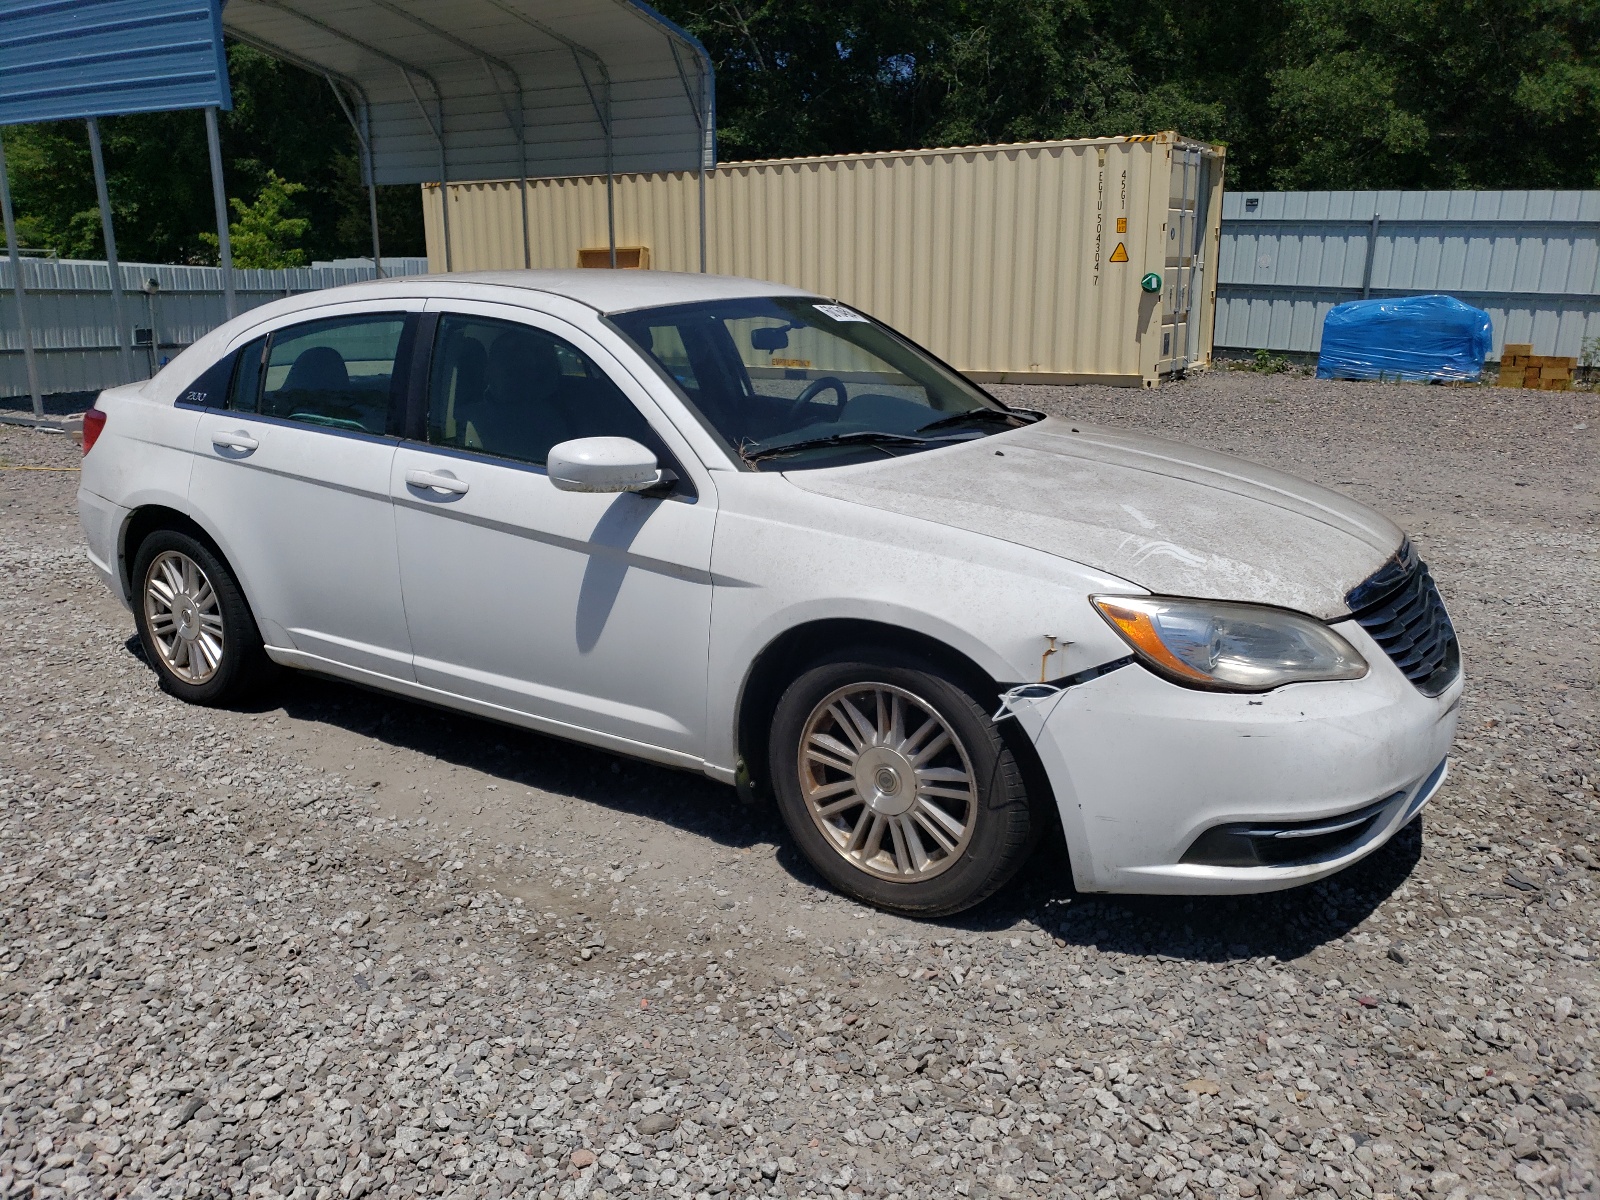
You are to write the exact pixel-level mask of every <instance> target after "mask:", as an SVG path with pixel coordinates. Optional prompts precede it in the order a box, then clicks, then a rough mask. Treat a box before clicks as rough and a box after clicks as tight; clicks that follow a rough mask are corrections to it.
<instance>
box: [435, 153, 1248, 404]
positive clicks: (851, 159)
mask: <svg viewBox="0 0 1600 1200" xmlns="http://www.w3.org/2000/svg"><path fill="white" fill-rule="evenodd" d="M1222 168H1223V151H1222V149H1221V148H1220V147H1217V146H1209V145H1204V144H1201V143H1198V142H1193V141H1189V140H1186V139H1184V138H1181V137H1179V136H1178V135H1177V134H1176V133H1159V134H1150V135H1144V136H1140V137H1119V138H1095V139H1084V140H1079V141H1059V142H1026V143H1020V144H1016V145H1008V146H972V147H964V148H960V149H947V150H907V151H896V152H893V153H884V154H853V155H843V156H837V157H826V158H796V159H775V160H770V161H762V162H737V163H723V164H721V165H720V166H718V167H716V168H715V169H714V170H712V171H708V172H707V173H706V178H705V181H704V184H705V199H706V244H705V247H704V250H705V265H706V269H707V270H710V271H712V272H714V273H718V274H724V275H745V276H751V277H754V278H757V279H770V280H774V281H777V282H780V283H787V284H792V285H794V286H796V287H803V288H807V289H809V290H812V291H815V292H818V293H820V294H822V295H826V296H829V297H833V298H837V299H839V300H842V301H844V302H845V303H847V304H851V305H854V306H855V307H857V308H860V309H862V310H863V311H865V312H868V313H871V314H872V315H873V316H875V317H878V318H879V319H881V320H883V321H885V322H887V323H888V324H890V325H892V326H894V327H895V328H897V329H900V330H901V331H903V332H904V333H906V334H907V335H908V336H910V337H911V338H913V339H914V340H916V341H918V342H920V343H921V344H922V345H924V346H926V347H927V348H928V349H930V350H932V351H933V352H934V353H935V354H937V355H939V356H940V357H941V358H943V359H945V360H946V361H948V362H950V363H951V364H953V365H954V366H956V367H958V368H960V369H961V370H963V371H965V372H967V373H968V374H970V375H972V376H973V377H974V378H975V379H979V380H981V381H985V382H1012V383H1111V384H1121V385H1124V386H1133V387H1140V386H1143V387H1153V386H1154V385H1155V384H1156V383H1157V381H1158V380H1159V379H1160V378H1161V377H1162V376H1163V375H1169V374H1173V373H1175V372H1179V371H1182V370H1184V369H1185V368H1189V367H1197V366H1204V365H1206V364H1209V362H1210V361H1211V345H1212V331H1213V323H1214V322H1213V316H1214V312H1215V305H1216V288H1215V284H1214V270H1213V267H1212V264H1214V263H1215V262H1216V258H1217V239H1218V235H1219V230H1220V221H1221V215H1222V203H1221V200H1222V176H1223V170H1222ZM610 182H611V186H610V187H608V180H607V178H606V177H605V176H604V175H599V176H584V177H579V178H565V179H536V180H532V181H530V182H529V184H528V206H527V212H528V223H527V226H526V228H523V227H522V211H523V209H522V195H521V189H520V188H519V187H518V186H517V184H516V182H515V181H512V180H507V181H504V182H490V183H461V184H456V183H452V184H450V185H449V200H450V205H451V208H450V237H451V244H450V246H449V255H448V258H449V261H450V263H451V266H452V267H453V269H455V270H458V271H473V270H491V269H507V268H518V267H522V266H523V265H525V264H526V265H530V266H533V267H576V266H591V265H593V266H609V264H610V261H611V259H610V253H609V251H610V240H609V237H608V229H609V228H610V227H611V225H610V223H609V222H608V209H609V211H610V213H611V214H612V216H611V218H610V220H611V222H614V228H615V244H616V246H617V249H618V261H619V264H628V265H637V266H643V267H648V268H653V269H658V270H668V271H694V270H697V269H699V266H700V261H701V243H700V215H699V187H700V182H701V181H700V180H699V179H698V178H697V176H696V175H695V174H694V173H693V172H679V173H662V174H648V175H619V176H617V177H615V179H614V180H612V181H610ZM439 198H440V192H439V188H438V186H437V185H425V186H424V188H423V210H424V217H425V220H426V226H427V237H428V258H429V263H430V266H431V268H432V269H433V270H435V271H439V270H443V269H445V261H446V257H447V256H446V253H445V246H444V241H443V237H444V231H443V230H444V222H443V221H442V220H441V211H440V204H439Z"/></svg>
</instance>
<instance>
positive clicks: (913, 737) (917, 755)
mask: <svg viewBox="0 0 1600 1200" xmlns="http://www.w3.org/2000/svg"><path fill="white" fill-rule="evenodd" d="M798 765H799V770H800V791H801V795H802V796H803V797H804V799H805V804H806V810H807V812H809V813H810V815H811V819H812V820H813V821H814V822H815V823H816V826H817V828H818V829H819V830H820V831H821V832H822V834H823V836H824V837H825V838H826V839H827V840H828V843H829V844H830V845H831V846H832V847H833V849H834V850H835V851H836V852H837V853H838V854H839V855H840V856H841V857H843V858H844V859H845V860H846V861H847V862H849V863H850V864H851V865H852V866H854V867H856V868H858V869H860V870H863V871H866V872H868V873H869V874H871V875H875V876H877V877H879V878H881V879H888V880H894V881H896V882H901V883H919V882H921V881H923V880H926V879H931V878H933V877H934V876H936V875H938V874H940V873H942V872H943V871H945V870H947V869H948V868H949V867H951V866H953V865H954V864H955V863H956V862H957V861H958V860H959V859H960V857H961V854H962V852H963V851H964V850H965V849H966V848H967V844H968V843H969V842H970V841H971V840H972V831H973V826H974V825H975V824H976V819H977V813H978V789H977V784H976V781H975V779H974V775H973V770H972V762H971V759H970V758H969V757H968V755H967V751H966V747H965V746H963V745H962V744H961V739H960V738H959V737H958V736H957V735H956V732H955V731H954V730H953V729H952V728H951V727H950V724H949V723H948V722H947V721H946V720H945V719H944V718H943V717H941V716H940V715H939V713H938V711H937V710H936V709H935V708H934V707H933V706H932V705H931V704H929V703H928V702H927V701H925V700H922V699H921V698H919V697H917V696H915V695H913V694H912V693H911V692H908V691H905V690H904V689H902V688H897V687H894V686H892V685H890V684H884V683H863V684H853V685H850V686H848V687H842V688H839V689H837V690H836V691H834V692H831V693H830V694H828V695H827V696H824V697H823V698H822V700H821V701H820V702H819V703H818V704H817V705H816V707H815V708H813V709H812V710H811V715H810V716H809V717H808V718H807V719H806V723H805V726H804V728H803V730H802V732H801V735H800V753H799V755H798Z"/></svg>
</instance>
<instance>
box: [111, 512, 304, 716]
mask: <svg viewBox="0 0 1600 1200" xmlns="http://www.w3.org/2000/svg"><path fill="white" fill-rule="evenodd" d="M185 563H189V564H193V567H194V569H195V571H197V572H198V576H199V582H200V584H208V585H209V588H210V592H211V593H212V595H213V596H214V602H209V601H207V599H206V595H205V591H204V588H203V587H196V588H194V589H193V590H194V592H195V595H197V596H198V597H200V599H201V601H202V603H201V605H199V606H195V605H193V604H190V605H188V606H187V608H186V613H185V615H187V612H188V610H191V609H192V610H193V611H194V613H195V615H196V618H197V619H199V620H201V621H203V623H204V627H205V631H206V636H205V637H204V638H199V637H196V638H184V637H182V636H181V635H180V633H179V632H178V624H179V623H178V622H176V621H174V620H170V619H168V618H169V617H170V613H168V614H163V613H162V612H161V608H162V607H163V606H162V604H161V603H160V602H159V601H154V600H152V599H151V592H150V588H151V575H152V574H153V573H155V572H157V571H160V572H161V573H162V576H163V581H164V582H166V583H168V584H170V582H171V580H172V572H173V571H177V572H178V573H179V574H180V575H181V574H183V573H184V572H185V571H186V570H187V568H186V567H185V566H184V564H185ZM187 594H188V593H187V592H185V595H187ZM190 599H191V600H192V599H193V597H190ZM153 608H154V612H153V611H152V609H153ZM202 609H204V611H203V612H202V611H201V610H202ZM173 611H176V610H173ZM133 614H134V621H135V623H136V624H137V625H138V628H139V641H140V643H141V645H142V646H143V647H144V656H145V661H146V662H148V663H149V664H150V666H151V667H152V668H153V669H154V670H155V672H156V675H157V677H158V678H159V679H160V680H161V686H162V687H163V688H165V689H166V690H167V691H169V692H171V693H172V694H173V695H174V696H177V697H178V698H179V699H180V700H186V701H188V702H189V703H190V704H202V705H207V706H217V705H224V704H234V703H237V702H239V701H240V700H244V699H246V698H248V697H249V696H250V695H251V694H252V693H254V692H255V691H257V690H258V689H259V688H260V687H261V686H262V685H263V684H264V683H265V682H267V680H268V679H270V678H271V677H272V675H273V664H272V660H271V659H269V658H268V657H267V654H266V651H265V650H264V649H263V648H262V644H261V631H260V630H259V629H258V628H257V626H256V621H255V617H254V616H252V615H251V613H250V606H249V605H248V604H247V603H246V602H245V598H244V593H243V592H242V591H241V590H240V588H239V583H238V580H236V579H235V578H234V577H233V572H232V571H230V570H229V569H228V567H227V565H226V564H225V563H223V561H222V560H221V558H220V557H218V555H217V554H216V552H215V551H214V550H212V549H211V548H210V547H209V546H207V545H206V544H205V543H204V542H201V541H199V540H198V539H197V538H194V537H191V536H190V535H189V534H187V533H180V532H178V531H177V530H175V529H158V530H156V531H155V532H154V533H151V534H150V535H149V536H148V537H146V538H145V539H144V541H143V542H141V543H140V544H139V551H138V554H137V555H136V556H135V558H134V562H133ZM212 618H214V620H212ZM153 621H154V622H155V623H157V624H160V625H161V628H160V629H156V628H153V627H152V623H153ZM218 624H220V626H221V628H220V630H217V629H216V625H218ZM193 627H194V622H189V623H188V624H187V625H186V626H185V628H193ZM180 642H182V643H184V645H183V646H179V643H180Z"/></svg>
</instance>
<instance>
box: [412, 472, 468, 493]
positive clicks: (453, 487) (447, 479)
mask: <svg viewBox="0 0 1600 1200" xmlns="http://www.w3.org/2000/svg"><path fill="white" fill-rule="evenodd" d="M406 482H407V483H408V484H410V485H411V486H412V487H414V488H429V489H431V490H432V491H435V492H448V493H450V494H451V495H452V496H465V495H466V494H467V487H468V484H467V481H466V480H465V479H457V478H456V477H455V476H454V475H452V474H450V473H449V472H448V471H407V472H406Z"/></svg>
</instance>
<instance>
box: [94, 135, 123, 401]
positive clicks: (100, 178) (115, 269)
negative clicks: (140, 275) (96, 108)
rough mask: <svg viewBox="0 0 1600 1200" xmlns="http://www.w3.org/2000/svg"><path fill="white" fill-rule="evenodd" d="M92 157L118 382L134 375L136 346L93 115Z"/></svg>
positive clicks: (109, 196)
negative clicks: (114, 331)
mask: <svg viewBox="0 0 1600 1200" xmlns="http://www.w3.org/2000/svg"><path fill="white" fill-rule="evenodd" d="M86 124H87V125H88V126H89V159H90V161H91V162H92V163H93V164H94V190H95V195H96V196H97V197H98V198H99V200H100V232H101V234H102V235H104V237H105V243H106V266H108V267H109V268H110V269H111V311H112V313H113V314H114V315H115V317H116V322H117V358H118V359H119V361H121V363H122V378H121V379H120V380H118V382H119V383H128V382H129V381H131V380H132V379H133V347H132V346H130V345H129V344H128V321H127V318H126V316H124V313H123V307H122V267H121V266H120V265H119V264H118V262H117V234H116V230H115V229H114V228H113V227H112V223H111V191H110V189H109V188H107V187H106V160H105V155H104V154H103V153H102V152H101V149H100V122H99V121H98V120H97V119H96V118H94V117H90V118H89V119H88V121H87V122H86Z"/></svg>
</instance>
